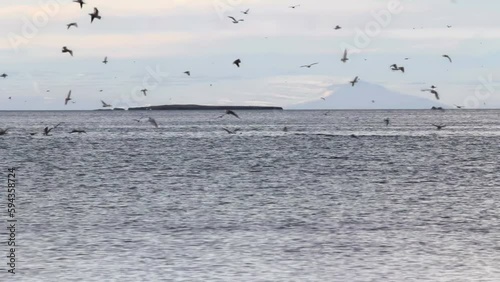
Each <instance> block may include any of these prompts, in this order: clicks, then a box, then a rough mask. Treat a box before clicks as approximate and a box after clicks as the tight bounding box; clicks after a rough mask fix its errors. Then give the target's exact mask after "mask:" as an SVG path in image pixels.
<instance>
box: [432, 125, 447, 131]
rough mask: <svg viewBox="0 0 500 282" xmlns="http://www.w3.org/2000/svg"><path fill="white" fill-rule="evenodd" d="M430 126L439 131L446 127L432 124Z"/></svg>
mask: <svg viewBox="0 0 500 282" xmlns="http://www.w3.org/2000/svg"><path fill="white" fill-rule="evenodd" d="M432 125H433V126H435V127H436V129H437V130H441V129H443V128H445V127H446V125H442V124H432Z"/></svg>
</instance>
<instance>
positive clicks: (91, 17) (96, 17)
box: [89, 8, 101, 23]
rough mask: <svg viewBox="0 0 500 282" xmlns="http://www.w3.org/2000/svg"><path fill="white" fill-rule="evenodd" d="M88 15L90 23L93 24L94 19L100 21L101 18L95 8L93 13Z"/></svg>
mask: <svg viewBox="0 0 500 282" xmlns="http://www.w3.org/2000/svg"><path fill="white" fill-rule="evenodd" d="M89 15H90V23H93V22H94V19H98V20H100V19H101V16H100V15H99V10H97V8H94V12H93V13H91V14H89Z"/></svg>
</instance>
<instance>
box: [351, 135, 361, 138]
mask: <svg viewBox="0 0 500 282" xmlns="http://www.w3.org/2000/svg"><path fill="white" fill-rule="evenodd" d="M351 137H352V138H356V139H359V137H358V136H356V135H354V134H351Z"/></svg>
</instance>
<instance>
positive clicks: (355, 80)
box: [349, 76, 359, 87]
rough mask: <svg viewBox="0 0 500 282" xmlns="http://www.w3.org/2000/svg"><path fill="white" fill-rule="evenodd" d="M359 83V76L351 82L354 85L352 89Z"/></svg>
mask: <svg viewBox="0 0 500 282" xmlns="http://www.w3.org/2000/svg"><path fill="white" fill-rule="evenodd" d="M358 82H359V78H358V77H357V76H356V77H355V78H354V80H352V81H349V83H350V84H351V85H352V87H354V84H356V83H358Z"/></svg>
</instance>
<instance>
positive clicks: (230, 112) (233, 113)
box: [219, 110, 240, 118]
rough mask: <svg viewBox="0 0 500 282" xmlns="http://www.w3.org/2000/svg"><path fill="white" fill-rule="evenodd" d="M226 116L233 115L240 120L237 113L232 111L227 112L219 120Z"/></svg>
mask: <svg viewBox="0 0 500 282" xmlns="http://www.w3.org/2000/svg"><path fill="white" fill-rule="evenodd" d="M225 115H232V116H235V117H237V118H240V117H239V116H238V115H237V114H236V113H235V112H233V111H231V110H226V113H225V114H223V115H221V116H220V117H219V118H222V117H224V116H225Z"/></svg>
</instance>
